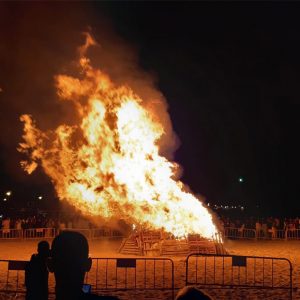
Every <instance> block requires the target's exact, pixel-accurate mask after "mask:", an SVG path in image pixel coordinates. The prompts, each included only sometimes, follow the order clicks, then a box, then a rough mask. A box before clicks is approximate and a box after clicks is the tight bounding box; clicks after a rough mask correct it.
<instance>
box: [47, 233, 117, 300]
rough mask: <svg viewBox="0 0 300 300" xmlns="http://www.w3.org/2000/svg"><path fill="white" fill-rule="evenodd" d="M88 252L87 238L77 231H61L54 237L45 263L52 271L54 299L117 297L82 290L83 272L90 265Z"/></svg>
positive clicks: (89, 299) (88, 268) (86, 270)
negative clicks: (54, 284)
mask: <svg viewBox="0 0 300 300" xmlns="http://www.w3.org/2000/svg"><path fill="white" fill-rule="evenodd" d="M88 253H89V246H88V242H87V239H86V238H85V236H83V235H82V234H81V233H79V232H75V231H63V232H62V233H60V234H59V235H58V236H57V237H55V239H54V240H53V242H52V247H51V256H52V257H51V258H49V260H48V263H47V265H48V269H49V271H50V272H54V276H55V282H56V286H55V293H56V300H94V299H95V300H96V299H102V300H104V299H118V298H115V297H109V296H97V295H92V294H85V293H84V292H83V291H82V287H83V282H84V276H85V273H86V272H88V271H89V270H90V268H91V266H92V260H91V258H89V257H88Z"/></svg>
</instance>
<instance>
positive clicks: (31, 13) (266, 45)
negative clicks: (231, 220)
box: [0, 2, 300, 215]
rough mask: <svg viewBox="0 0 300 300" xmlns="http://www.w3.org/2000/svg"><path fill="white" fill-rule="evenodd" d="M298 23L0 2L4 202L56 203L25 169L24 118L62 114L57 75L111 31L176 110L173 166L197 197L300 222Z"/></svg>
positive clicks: (185, 10) (285, 11) (281, 15)
mask: <svg viewBox="0 0 300 300" xmlns="http://www.w3.org/2000/svg"><path fill="white" fill-rule="evenodd" d="M299 13H300V7H299V5H297V4H296V3H289V4H284V3H277V2H274V3H270V2H266V3H258V2H255V3H254V2H253V3H247V2H243V3H236V2H228V3H226V2H213V3H204V2H201V3H195V2H190V3H179V2H176V3H171V2H164V3H158V2H153V3H138V2H130V3H124V2H114V3H96V2H95V3H91V2H90V3H69V4H68V3H37V2H36V3H31V4H30V5H29V4H27V3H26V7H25V4H24V3H14V4H10V3H3V2H2V3H1V4H0V19H1V21H0V25H1V29H0V38H1V44H0V54H1V57H0V87H2V89H3V92H2V93H0V101H1V114H0V117H1V123H0V125H1V135H0V143H1V149H0V180H1V182H0V185H1V186H0V189H1V191H4V190H6V189H12V190H13V191H14V190H16V194H18V193H19V194H20V193H21V194H22V197H23V198H24V197H25V198H26V197H32V195H33V194H35V193H46V194H49V195H52V194H53V191H52V187H51V184H50V182H49V179H47V178H46V176H44V175H43V173H42V172H41V171H39V172H37V173H36V174H34V175H33V176H31V177H30V176H26V175H25V174H23V173H22V171H21V170H20V168H19V165H18V160H19V159H20V156H19V154H17V153H16V151H15V148H16V145H17V143H18V142H19V141H20V135H21V133H22V131H21V129H22V127H21V124H20V123H19V121H18V116H19V115H20V114H22V113H27V112H29V113H32V114H33V115H34V116H35V112H39V115H40V119H41V120H43V118H45V120H46V119H47V118H46V116H47V113H48V112H49V111H52V112H53V111H56V116H57V118H58V119H59V118H60V114H65V111H64V108H61V107H60V106H59V104H58V103H57V102H55V101H53V100H49V99H53V97H54V91H51V89H52V90H53V76H54V75H55V74H57V71H61V70H62V69H63V67H64V66H63V63H64V61H65V60H66V59H67V60H68V61H70V60H72V59H73V57H72V56H71V53H72V52H74V49H75V48H74V47H76V46H78V45H79V41H80V32H82V31H84V30H85V29H86V28H87V27H88V26H90V27H91V30H92V32H93V33H94V34H95V36H96V38H97V35H98V34H99V32H103V31H105V30H106V28H105V26H109V27H110V28H113V30H114V31H115V32H116V34H117V35H118V36H119V37H120V38H121V39H123V40H124V41H126V43H128V44H129V45H131V46H132V48H133V49H134V51H135V52H136V54H137V55H138V56H137V57H138V64H139V65H140V67H141V68H142V69H143V70H145V71H147V72H149V73H151V74H153V76H154V77H155V78H156V84H157V87H158V89H159V90H160V91H161V92H162V93H163V94H164V96H165V98H166V99H167V101H168V104H169V113H170V116H171V119H172V123H173V127H174V130H175V132H176V133H177V135H178V137H179V139H180V141H181V145H180V147H179V149H178V150H177V151H176V154H175V160H176V161H178V162H179V163H180V164H181V165H182V167H183V169H184V174H183V181H184V182H185V183H187V184H188V185H189V186H190V187H191V189H192V190H193V191H194V192H196V193H199V194H202V195H204V196H205V197H206V198H207V201H208V202H213V203H219V204H242V205H246V207H255V206H256V205H257V204H258V205H259V206H260V208H259V210H261V209H262V210H264V211H265V212H266V213H267V214H270V215H272V214H286V215H295V214H298V215H299V214H300V201H299V200H298V198H299V196H298V194H299V192H298V178H299V175H298V162H299V146H298V143H297V140H298V136H299V133H298V128H299V117H298V115H299V110H298V108H299V99H300V88H299V86H300V85H299V83H298V82H299V81H300V19H299ZM104 19H105V20H106V21H105V22H104V23H103V20H104ZM106 22H107V23H106ZM105 24H106V25H105ZM108 24H110V25H108ZM110 30H111V29H109V30H108V31H110ZM66 37H67V38H66ZM102 43H103V44H105V40H103V41H102ZM53 57H55V60H53ZM37 70H39V71H40V70H44V72H43V76H41V77H42V78H41V79H40V76H37V75H36V74H38V73H39V72H37ZM31 78H32V80H31ZM12 87H13V88H12ZM51 93H52V94H51ZM34 95H35V96H34ZM45 95H46V96H45ZM22 98H23V99H27V100H26V101H22ZM29 99H30V100H29ZM25 110H26V111H25ZM35 117H36V116H35ZM45 126H46V125H45ZM240 176H242V177H243V178H244V180H245V181H244V182H243V183H239V182H238V178H239V177H240ZM51 197H52V196H49V198H51ZM16 201H19V200H16Z"/></svg>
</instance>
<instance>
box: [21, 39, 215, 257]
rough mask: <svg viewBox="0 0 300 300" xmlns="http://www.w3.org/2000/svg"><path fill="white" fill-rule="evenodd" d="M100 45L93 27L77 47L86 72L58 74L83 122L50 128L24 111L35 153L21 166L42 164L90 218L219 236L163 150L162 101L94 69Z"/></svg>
mask: <svg viewBox="0 0 300 300" xmlns="http://www.w3.org/2000/svg"><path fill="white" fill-rule="evenodd" d="M96 45H97V43H96V42H95V41H94V40H93V39H92V37H91V36H90V35H89V34H87V35H86V42H85V44H84V45H83V46H82V47H80V49H79V52H78V53H79V57H78V62H77V63H76V68H78V72H79V75H78V76H74V75H72V76H71V75H61V74H60V75H57V76H55V86H56V89H57V95H58V97H59V98H60V100H62V101H68V102H69V103H70V105H71V109H73V110H74V119H75V120H77V123H76V124H74V120H73V122H68V121H69V120H66V122H65V123H62V124H60V125H59V126H57V127H56V128H52V129H49V130H46V131H43V130H41V129H39V128H38V127H37V125H36V124H35V121H34V120H33V118H32V117H31V116H30V115H22V116H21V121H22V122H23V123H24V134H23V142H22V143H20V146H19V149H18V150H19V151H20V152H22V153H24V154H26V155H27V158H28V159H27V160H24V161H22V162H21V165H22V167H23V168H24V170H25V171H26V172H28V173H29V174H31V173H32V172H33V171H34V170H35V169H36V168H37V167H38V165H40V166H41V167H42V168H43V170H44V172H45V173H46V174H47V175H48V176H49V177H50V178H51V181H52V183H53V185H54V187H55V189H56V193H57V195H58V197H59V198H60V199H61V200H64V201H67V202H68V203H70V204H71V205H72V206H74V207H75V208H77V209H79V210H80V211H81V212H82V213H83V214H84V215H85V216H87V217H90V218H91V220H93V218H94V217H98V216H101V217H102V218H105V219H107V220H109V219H110V218H119V219H124V220H126V222H128V223H129V224H139V225H141V226H144V228H151V229H153V230H160V229H161V228H163V230H164V232H167V233H170V234H171V235H172V236H174V237H176V238H177V239H178V241H179V240H184V239H181V238H183V237H185V236H188V235H189V234H200V235H201V236H202V237H204V238H207V239H211V238H213V237H214V236H215V235H216V234H217V233H218V229H217V227H216V226H215V224H214V222H213V218H212V215H211V213H210V212H209V210H208V209H207V208H206V207H205V205H204V204H203V203H202V202H201V201H200V200H199V199H198V198H197V197H195V196H194V195H193V194H192V193H190V192H189V191H188V189H187V188H186V187H185V185H184V184H183V183H182V182H181V181H180V180H178V179H177V178H176V173H177V170H178V168H179V166H178V165H177V164H176V163H174V162H171V161H169V160H168V159H167V158H166V157H164V156H162V155H161V154H160V149H159V145H160V142H161V140H162V139H164V135H165V129H164V126H163V125H162V124H163V122H161V120H160V118H159V114H158V108H157V107H161V106H159V105H161V104H159V100H157V99H153V101H152V102H151V101H150V102H149V101H148V102H146V101H144V100H142V99H141V98H140V97H139V96H137V95H136V94H135V93H134V91H133V90H132V89H131V88H129V87H128V86H117V85H116V84H114V83H113V82H112V80H111V79H110V78H109V76H108V75H106V74H105V73H104V72H102V71H101V70H99V69H95V68H93V66H92V64H91V60H90V59H89V58H88V57H87V55H86V53H87V50H88V49H89V48H90V47H91V46H93V47H96ZM72 74H74V72H73V73H72ZM157 103H158V104H157ZM133 240H134V238H133V236H132V237H131V238H129V239H128V242H129V241H133ZM138 240H139V241H138V242H137V245H138V248H139V249H142V250H141V251H142V252H143V253H144V252H147V251H152V249H153V248H154V247H155V245H156V243H157V242H158V241H159V247H160V249H164V244H166V245H167V244H168V243H171V239H168V238H165V237H162V236H160V237H159V238H158V237H157V236H156V234H154V235H153V234H151V235H149V234H146V233H143V234H142V235H140V237H139V239H138ZM178 241H177V242H176V245H179V242H178ZM182 247H183V248H184V247H185V246H184V243H183V242H182ZM189 247H190V244H189ZM169 248H170V246H169ZM161 251H162V253H163V251H164V250H161Z"/></svg>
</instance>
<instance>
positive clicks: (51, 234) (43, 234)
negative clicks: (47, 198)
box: [23, 228, 56, 239]
mask: <svg viewBox="0 0 300 300" xmlns="http://www.w3.org/2000/svg"><path fill="white" fill-rule="evenodd" d="M55 236H56V229H55V228H30V229H24V232H23V238H24V239H39V238H46V239H53V238H55Z"/></svg>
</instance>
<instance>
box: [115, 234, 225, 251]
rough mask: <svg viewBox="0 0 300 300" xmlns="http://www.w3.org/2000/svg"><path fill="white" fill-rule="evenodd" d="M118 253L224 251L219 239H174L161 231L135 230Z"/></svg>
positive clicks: (194, 235) (197, 235)
mask: <svg viewBox="0 0 300 300" xmlns="http://www.w3.org/2000/svg"><path fill="white" fill-rule="evenodd" d="M119 252H120V253H121V254H126V255H144V256H177V255H184V256H186V255H188V254H189V253H205V254H225V253H226V250H225V249H224V247H223V244H222V241H221V240H220V239H214V240H209V239H205V238H201V237H200V235H199V234H193V235H189V236H188V237H187V238H181V239H176V238H175V237H174V236H173V235H171V234H167V233H166V232H164V231H163V230H160V231H158V230H156V231H149V230H138V231H137V230H136V231H134V232H133V233H132V234H131V235H130V236H129V237H128V238H125V239H124V240H123V242H122V244H121V246H120V249H119Z"/></svg>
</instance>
